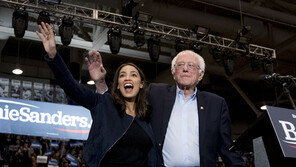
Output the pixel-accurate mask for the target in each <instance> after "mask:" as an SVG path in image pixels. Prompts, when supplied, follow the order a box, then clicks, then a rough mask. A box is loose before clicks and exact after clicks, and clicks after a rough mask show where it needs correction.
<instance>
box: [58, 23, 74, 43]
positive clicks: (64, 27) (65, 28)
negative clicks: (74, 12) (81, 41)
mask: <svg viewBox="0 0 296 167" xmlns="http://www.w3.org/2000/svg"><path fill="white" fill-rule="evenodd" d="M73 25H74V23H73V21H72V18H69V17H64V18H63V20H62V24H61V25H60V26H59V34H60V36H61V41H62V43H63V45H66V46H67V45H69V44H70V43H71V40H72V38H73Z"/></svg>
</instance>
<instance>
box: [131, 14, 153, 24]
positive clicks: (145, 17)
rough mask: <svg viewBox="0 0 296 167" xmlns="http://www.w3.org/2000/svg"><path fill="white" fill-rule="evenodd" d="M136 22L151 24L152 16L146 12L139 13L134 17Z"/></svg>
mask: <svg viewBox="0 0 296 167" xmlns="http://www.w3.org/2000/svg"><path fill="white" fill-rule="evenodd" d="M134 19H135V20H136V21H141V22H146V23H151V21H152V15H150V14H148V13H144V12H140V11H138V12H137V13H136V15H135V17H134Z"/></svg>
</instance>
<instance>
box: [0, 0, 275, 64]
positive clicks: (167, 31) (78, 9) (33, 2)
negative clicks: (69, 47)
mask: <svg viewBox="0 0 296 167" xmlns="http://www.w3.org/2000/svg"><path fill="white" fill-rule="evenodd" d="M0 2H1V3H0V6H2V7H8V8H13V9H15V8H16V7H25V8H26V11H28V12H34V13H39V12H40V11H41V10H46V11H48V12H50V14H51V15H52V17H57V18H62V17H64V16H65V15H67V16H73V20H74V21H79V22H86V23H90V24H94V25H99V26H102V27H112V26H118V27H120V29H121V30H124V31H129V32H132V31H133V30H134V29H135V25H137V28H138V29H139V30H143V31H145V32H147V33H146V35H152V34H158V35H160V36H161V38H164V39H169V40H171V39H176V38H178V39H184V40H188V41H191V42H197V43H202V44H206V45H212V46H216V47H222V48H226V49H231V50H235V51H239V52H243V53H249V54H251V55H252V54H253V55H258V56H263V57H269V58H273V59H275V58H276V53H275V50H274V49H271V48H267V47H262V46H259V45H255V44H249V45H248V48H244V49H242V48H240V47H239V45H238V43H237V42H236V41H235V40H233V39H228V38H224V37H219V36H215V35H212V34H208V35H207V36H205V37H203V38H201V39H196V34H195V33H194V32H193V31H192V30H189V29H185V28H180V27H176V26H170V25H167V24H161V23H157V22H151V23H147V22H135V20H133V18H132V17H128V16H124V15H121V14H116V13H111V12H106V11H102V10H97V9H91V8H87V7H83V6H78V5H73V4H68V3H64V2H61V3H60V4H50V3H46V2H43V1H42V0H0ZM149 33H150V34H149Z"/></svg>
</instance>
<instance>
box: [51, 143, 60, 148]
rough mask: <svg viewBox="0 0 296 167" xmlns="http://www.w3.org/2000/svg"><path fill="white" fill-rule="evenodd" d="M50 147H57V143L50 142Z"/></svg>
mask: <svg viewBox="0 0 296 167" xmlns="http://www.w3.org/2000/svg"><path fill="white" fill-rule="evenodd" d="M50 148H59V143H57V142H50Z"/></svg>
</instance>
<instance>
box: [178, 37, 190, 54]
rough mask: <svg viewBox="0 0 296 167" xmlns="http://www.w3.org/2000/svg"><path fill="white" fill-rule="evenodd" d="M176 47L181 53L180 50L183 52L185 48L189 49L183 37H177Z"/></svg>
mask: <svg viewBox="0 0 296 167" xmlns="http://www.w3.org/2000/svg"><path fill="white" fill-rule="evenodd" d="M175 49H176V52H177V53H179V52H181V51H183V50H187V49H188V44H187V43H186V42H185V41H184V40H182V39H177V40H176V44H175Z"/></svg>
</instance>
